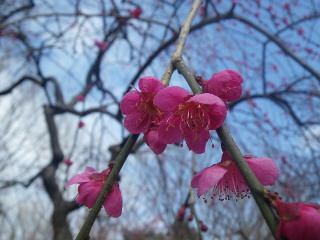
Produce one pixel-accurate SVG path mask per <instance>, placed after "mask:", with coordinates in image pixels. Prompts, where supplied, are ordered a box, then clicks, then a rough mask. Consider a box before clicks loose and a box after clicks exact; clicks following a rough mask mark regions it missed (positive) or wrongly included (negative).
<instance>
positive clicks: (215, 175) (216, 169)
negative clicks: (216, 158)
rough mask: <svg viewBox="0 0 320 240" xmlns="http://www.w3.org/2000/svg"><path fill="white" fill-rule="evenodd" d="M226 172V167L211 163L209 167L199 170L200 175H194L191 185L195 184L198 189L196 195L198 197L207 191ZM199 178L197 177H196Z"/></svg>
mask: <svg viewBox="0 0 320 240" xmlns="http://www.w3.org/2000/svg"><path fill="white" fill-rule="evenodd" d="M226 173H227V169H226V168H224V167H220V166H219V165H213V166H211V167H208V168H205V169H204V170H202V171H201V175H200V177H199V176H197V175H195V177H196V178H195V180H193V181H194V182H193V183H192V181H191V186H192V185H193V186H195V185H197V187H198V191H197V195H198V197H200V196H201V195H202V194H204V193H205V192H207V191H208V190H209V189H210V188H212V187H214V186H215V185H216V184H217V183H218V182H219V181H220V180H221V179H222V178H223V176H224V175H225V174H226ZM197 178H199V179H197Z"/></svg>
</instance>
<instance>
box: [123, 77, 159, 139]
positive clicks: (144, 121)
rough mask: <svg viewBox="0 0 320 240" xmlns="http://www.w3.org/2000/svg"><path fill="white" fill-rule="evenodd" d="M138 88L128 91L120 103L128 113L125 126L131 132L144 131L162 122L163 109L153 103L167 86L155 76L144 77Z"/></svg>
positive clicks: (124, 111) (125, 112)
mask: <svg viewBox="0 0 320 240" xmlns="http://www.w3.org/2000/svg"><path fill="white" fill-rule="evenodd" d="M139 88H140V90H141V92H139V91H138V90H135V91H131V92H128V93H127V94H126V95H125V96H124V97H123V99H122V101H121V103H120V109H121V112H122V113H123V114H124V115H126V117H125V119H124V127H125V128H126V129H127V130H128V131H129V132H131V133H136V134H138V133H143V132H146V131H147V130H149V129H150V128H151V126H153V125H156V124H157V123H158V122H160V120H161V117H162V114H163V113H162V111H160V110H159V108H157V107H156V106H155V105H154V104H153V98H154V96H155V95H156V94H157V93H158V92H159V91H160V90H161V89H163V88H165V86H164V85H163V84H162V83H161V81H160V80H158V79H157V78H155V77H143V78H141V79H140V81H139Z"/></svg>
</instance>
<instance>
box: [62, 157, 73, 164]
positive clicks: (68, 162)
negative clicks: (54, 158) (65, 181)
mask: <svg viewBox="0 0 320 240" xmlns="http://www.w3.org/2000/svg"><path fill="white" fill-rule="evenodd" d="M63 163H64V164H65V165H67V166H71V165H72V164H73V162H72V161H71V160H70V159H69V158H66V159H64V160H63Z"/></svg>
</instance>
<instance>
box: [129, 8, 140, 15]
mask: <svg viewBox="0 0 320 240" xmlns="http://www.w3.org/2000/svg"><path fill="white" fill-rule="evenodd" d="M141 14H142V10H141V8H139V7H136V8H135V9H134V10H133V11H130V15H131V17H133V18H140V15H141Z"/></svg>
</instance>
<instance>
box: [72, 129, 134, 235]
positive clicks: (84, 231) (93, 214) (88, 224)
mask: <svg viewBox="0 0 320 240" xmlns="http://www.w3.org/2000/svg"><path fill="white" fill-rule="evenodd" d="M138 137H139V134H131V135H130V136H129V138H128V140H127V141H126V143H125V145H124V146H123V148H122V149H121V151H120V153H119V154H118V156H117V157H116V158H115V164H114V166H113V168H112V170H111V172H110V175H109V177H108V179H107V181H106V182H105V184H104V185H103V188H102V191H101V192H100V194H99V196H98V199H97V200H96V202H95V204H94V206H93V207H92V209H91V210H90V212H89V215H88V216H87V218H86V220H85V222H84V223H83V225H82V227H81V229H80V231H79V233H78V235H77V237H76V240H88V239H89V233H90V230H91V228H92V226H93V223H94V221H95V220H96V218H97V216H98V215H99V212H100V210H101V207H102V205H103V202H104V200H105V198H106V195H107V193H108V192H109V191H110V190H111V188H112V185H113V182H114V181H115V180H116V178H117V176H118V174H119V172H120V170H121V168H122V166H123V164H124V163H125V161H126V159H127V157H128V155H129V153H130V152H131V149H132V148H133V146H134V144H135V143H136V141H137V139H138Z"/></svg>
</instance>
